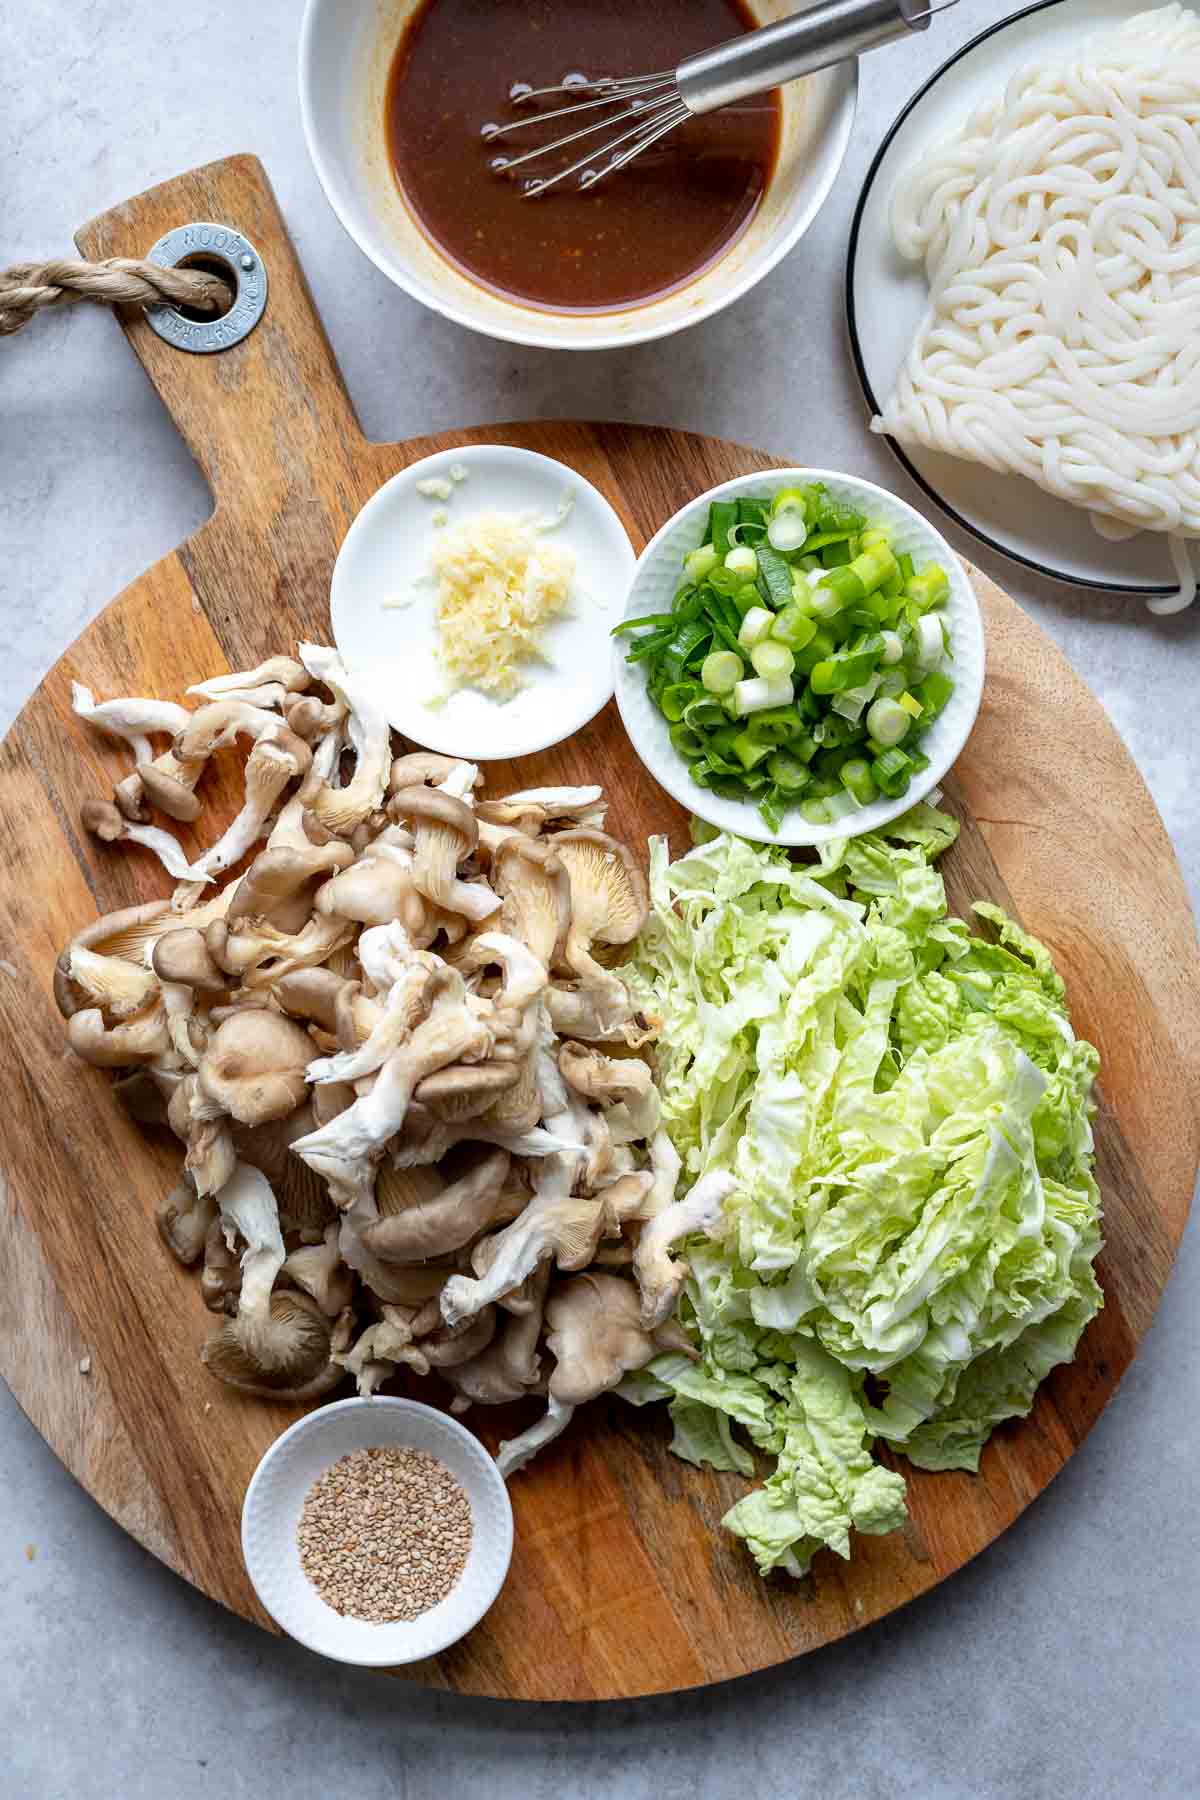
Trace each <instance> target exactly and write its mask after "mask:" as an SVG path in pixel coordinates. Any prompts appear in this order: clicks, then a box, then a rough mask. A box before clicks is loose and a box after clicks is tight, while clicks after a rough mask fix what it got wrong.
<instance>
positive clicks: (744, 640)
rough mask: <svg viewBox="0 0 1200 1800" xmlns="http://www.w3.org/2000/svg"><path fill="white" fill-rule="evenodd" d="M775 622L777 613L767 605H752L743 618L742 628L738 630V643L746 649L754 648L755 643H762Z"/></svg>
mask: <svg viewBox="0 0 1200 1800" xmlns="http://www.w3.org/2000/svg"><path fill="white" fill-rule="evenodd" d="M774 623H775V614H774V613H773V612H769V611H768V610H767V608H766V607H765V606H752V607H751V608H750V611H749V612H748V613H747V614H746V616H745V618H744V619H743V620H742V628H741V630H740V631H739V632H738V643H739V644H741V645H742V647H743V648H744V649H746V650H753V648H754V646H755V644H761V643H762V641H763V639H764V638H765V637H767V636H768V634H769V633H770V630H771V627H772V625H773V624H774Z"/></svg>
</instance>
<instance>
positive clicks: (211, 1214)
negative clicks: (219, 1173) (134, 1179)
mask: <svg viewBox="0 0 1200 1800" xmlns="http://www.w3.org/2000/svg"><path fill="white" fill-rule="evenodd" d="M216 1217H217V1206H216V1202H215V1200H214V1199H213V1198H212V1195H211V1194H198V1193H197V1192H196V1189H195V1188H194V1187H193V1186H192V1183H191V1182H190V1181H179V1182H176V1184H175V1186H174V1187H173V1188H172V1189H171V1191H170V1193H169V1194H168V1195H167V1196H166V1198H165V1199H163V1200H160V1201H159V1203H158V1205H157V1206H156V1207H155V1209H154V1223H155V1224H156V1225H157V1227H158V1235H159V1237H160V1238H161V1239H162V1241H163V1243H164V1244H165V1245H166V1246H167V1249H168V1250H169V1251H170V1252H171V1255H172V1256H173V1257H175V1259H176V1261H177V1262H181V1263H182V1264H183V1266H184V1268H185V1269H190V1268H191V1266H192V1264H193V1263H198V1262H199V1261H200V1258H201V1257H202V1256H203V1255H204V1245H205V1240H206V1239H207V1237H208V1231H209V1227H210V1225H211V1224H212V1223H213V1221H214V1220H215V1218H216Z"/></svg>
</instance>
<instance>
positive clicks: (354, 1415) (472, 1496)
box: [242, 1396, 513, 1668]
mask: <svg viewBox="0 0 1200 1800" xmlns="http://www.w3.org/2000/svg"><path fill="white" fill-rule="evenodd" d="M512 1541H513V1522H512V1507H511V1505H510V1504H509V1498H508V1490H507V1488H506V1487H505V1485H504V1480H503V1477H502V1476H501V1474H500V1472H499V1470H498V1469H497V1467H496V1464H495V1462H494V1461H493V1460H492V1458H491V1457H490V1456H489V1455H488V1453H487V1451H486V1450H485V1449H484V1447H483V1445H482V1444H481V1443H480V1442H479V1440H478V1439H477V1438H475V1437H473V1436H472V1435H471V1433H470V1432H469V1431H467V1430H466V1429H465V1428H464V1427H463V1426H462V1425H460V1424H458V1423H457V1421H456V1420H454V1419H452V1418H450V1417H449V1416H448V1415H447V1414H446V1413H442V1412H438V1411H437V1410H436V1409H435V1408H434V1407H432V1406H422V1405H420V1404H419V1403H418V1402H417V1401H415V1400H400V1399H393V1398H391V1397H389V1396H372V1397H371V1398H370V1399H365V1400H339V1401H335V1402H334V1403H333V1404H332V1405H329V1406H322V1407H319V1408H318V1409H317V1411H316V1412H312V1413H309V1414H307V1415H306V1417H304V1418H303V1419H298V1420H297V1421H296V1423H295V1424H294V1425H292V1426H290V1427H289V1429H288V1430H287V1431H285V1432H284V1433H283V1435H282V1436H281V1437H279V1438H277V1439H276V1440H275V1442H274V1443H273V1444H272V1445H271V1448H270V1449H269V1450H268V1451H267V1453H266V1455H265V1456H264V1457H263V1459H262V1461H261V1462H260V1463H259V1465H258V1468H257V1469H256V1470H255V1472H254V1476H253V1478H252V1480H251V1482H250V1486H249V1488H248V1489H247V1490H246V1499H245V1502H244V1504H243V1507H242V1553H243V1555H244V1556H245V1559H246V1568H247V1570H248V1571H249V1575H250V1579H251V1581H252V1582H253V1583H254V1588H255V1592H256V1593H257V1595H258V1597H259V1599H260V1600H261V1601H262V1604H263V1605H264V1606H265V1608H266V1609H267V1611H268V1612H269V1613H270V1615H271V1617H272V1618H273V1619H274V1620H275V1622H276V1624H278V1625H280V1626H282V1628H283V1629H284V1631H286V1632H287V1633H288V1635H289V1636H290V1637H294V1638H296V1639H297V1640H298V1641H299V1642H300V1643H302V1644H305V1645H307V1647H308V1648H309V1649H310V1650H315V1651H317V1652H318V1653H319V1654H320V1655H321V1656H328V1657H332V1658H334V1659H335V1660H336V1661H338V1662H345V1663H358V1664H360V1665H362V1666H364V1667H372V1668H389V1667H392V1666H394V1665H396V1664H400V1663H410V1662H418V1661H420V1660H421V1658H422V1657H426V1656H436V1655H437V1653H438V1652H439V1651H440V1650H445V1649H447V1648H448V1647H449V1645H451V1644H454V1643H457V1642H458V1640H459V1638H461V1637H464V1636H465V1635H466V1633H467V1632H468V1631H470V1630H471V1629H472V1627H473V1626H475V1625H477V1624H478V1623H479V1621H480V1619H482V1617H483V1615H484V1613H486V1612H487V1610H488V1608H489V1607H490V1606H491V1604H492V1602H493V1601H494V1600H495V1598H496V1596H497V1594H498V1593H499V1592H500V1589H501V1587H502V1586H503V1585H504V1578H505V1576H506V1575H507V1573H508V1565H509V1561H510V1559H511V1557H512Z"/></svg>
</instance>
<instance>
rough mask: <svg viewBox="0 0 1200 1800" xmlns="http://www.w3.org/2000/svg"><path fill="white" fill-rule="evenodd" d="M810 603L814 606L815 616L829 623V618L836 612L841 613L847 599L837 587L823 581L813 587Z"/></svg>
mask: <svg viewBox="0 0 1200 1800" xmlns="http://www.w3.org/2000/svg"><path fill="white" fill-rule="evenodd" d="M834 572H835V573H836V571H834ZM808 603H809V606H810V607H811V608H812V612H813V615H814V617H815V618H818V619H820V620H821V621H822V622H823V623H825V624H828V623H829V620H830V619H832V618H833V617H834V615H835V614H836V613H840V612H841V610H842V607H843V606H844V605H845V601H844V600H843V599H842V597H841V595H840V594H839V593H838V591H837V589H836V588H832V587H829V586H827V585H826V583H824V582H822V584H821V586H820V587H817V588H813V590H812V593H811V594H810V596H809V602H808Z"/></svg>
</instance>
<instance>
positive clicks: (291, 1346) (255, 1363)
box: [200, 1288, 344, 1402]
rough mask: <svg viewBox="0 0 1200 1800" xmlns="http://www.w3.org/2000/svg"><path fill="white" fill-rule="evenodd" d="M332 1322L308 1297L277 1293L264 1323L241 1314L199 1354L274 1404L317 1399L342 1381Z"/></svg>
mask: <svg viewBox="0 0 1200 1800" xmlns="http://www.w3.org/2000/svg"><path fill="white" fill-rule="evenodd" d="M332 1343H333V1333H332V1330H331V1328H330V1321H329V1320H328V1319H327V1318H326V1317H325V1315H324V1314H323V1313H322V1311H321V1309H320V1307H319V1306H317V1304H316V1303H315V1301H313V1300H311V1299H310V1298H309V1297H308V1295H307V1294H298V1293H294V1292H292V1291H290V1290H288V1289H286V1288H284V1289H281V1290H280V1291H279V1292H278V1293H275V1294H272V1295H271V1298H270V1303H269V1306H268V1308H267V1316H266V1318H265V1319H264V1320H261V1321H259V1320H255V1321H253V1322H252V1323H247V1321H246V1319H245V1317H244V1315H243V1314H242V1312H240V1311H239V1312H238V1313H237V1315H236V1317H234V1318H232V1319H229V1320H227V1322H226V1323H225V1324H224V1325H222V1326H221V1327H220V1328H219V1330H217V1331H216V1332H215V1333H214V1334H213V1336H212V1337H210V1338H209V1340H208V1342H207V1343H206V1344H205V1345H204V1347H203V1349H202V1350H201V1352H200V1355H201V1359H202V1360H203V1362H204V1364H205V1366H206V1367H207V1369H208V1372H209V1374H210V1375H215V1376H216V1378H217V1380H218V1381H223V1382H226V1383H227V1384H228V1386H230V1387H235V1388H238V1389H240V1390H241V1392H242V1393H244V1394H255V1395H257V1396H259V1397H260V1398H264V1399H274V1400H294V1401H297V1402H298V1401H301V1400H313V1399H316V1398H317V1396H318V1395H320V1394H324V1393H327V1392H328V1391H329V1389H330V1388H333V1387H336V1386H337V1384H338V1382H339V1381H341V1380H342V1379H343V1374H344V1372H343V1370H342V1369H341V1368H339V1366H338V1365H337V1364H336V1363H334V1362H331V1360H330V1351H331V1349H332Z"/></svg>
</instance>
